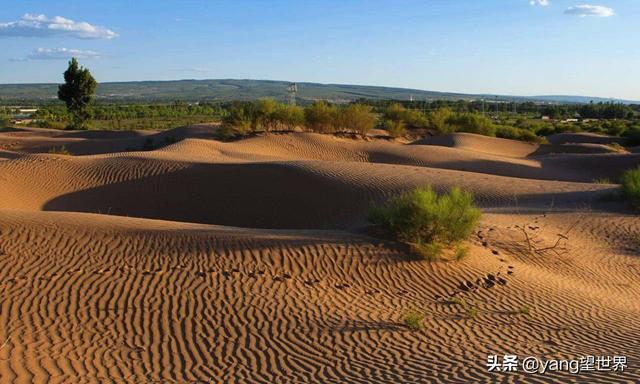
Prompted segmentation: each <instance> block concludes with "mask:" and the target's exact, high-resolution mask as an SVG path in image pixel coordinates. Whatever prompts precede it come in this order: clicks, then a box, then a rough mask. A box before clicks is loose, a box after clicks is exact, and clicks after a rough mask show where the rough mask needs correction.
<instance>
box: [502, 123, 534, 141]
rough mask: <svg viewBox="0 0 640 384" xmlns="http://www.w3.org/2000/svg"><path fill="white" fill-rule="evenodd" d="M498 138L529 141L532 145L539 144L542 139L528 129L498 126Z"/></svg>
mask: <svg viewBox="0 0 640 384" xmlns="http://www.w3.org/2000/svg"><path fill="white" fill-rule="evenodd" d="M495 129H496V131H495V132H496V137H501V138H503V139H511V140H520V141H529V142H532V143H535V142H539V141H540V138H539V137H538V136H537V135H536V134H535V133H533V131H530V130H528V129H523V128H514V127H510V126H507V125H498V126H496V127H495Z"/></svg>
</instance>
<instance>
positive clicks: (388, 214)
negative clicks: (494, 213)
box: [369, 187, 480, 259]
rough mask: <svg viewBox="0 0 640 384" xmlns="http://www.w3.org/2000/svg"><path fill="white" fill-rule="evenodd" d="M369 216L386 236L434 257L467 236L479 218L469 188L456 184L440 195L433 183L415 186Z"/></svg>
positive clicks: (371, 212)
mask: <svg viewBox="0 0 640 384" xmlns="http://www.w3.org/2000/svg"><path fill="white" fill-rule="evenodd" d="M369 220H370V221H371V222H372V223H373V224H374V225H376V226H377V227H379V228H380V229H381V230H382V231H383V232H384V233H385V234H386V235H387V236H389V237H391V238H394V239H396V240H398V241H401V242H405V243H408V244H411V245H413V246H414V247H416V248H415V249H416V250H417V251H418V252H417V253H418V254H420V255H422V256H423V257H425V258H427V259H434V255H435V256H437V255H438V254H439V253H440V252H441V251H442V249H443V248H444V247H450V246H453V245H458V244H459V242H460V241H462V240H464V239H466V238H467V237H468V236H469V235H470V234H471V232H472V231H473V229H474V228H475V227H476V225H477V224H478V222H479V220H480V210H479V209H478V208H476V206H475V204H474V198H473V195H472V194H471V193H470V192H466V191H463V190H461V189H460V188H453V189H452V190H451V191H450V192H448V193H444V194H442V195H438V194H437V193H435V192H434V191H433V189H431V188H430V187H424V188H416V189H414V190H411V191H408V192H405V193H402V194H400V195H398V196H395V197H392V198H391V199H389V200H388V201H387V202H386V203H384V204H382V205H378V206H374V207H373V208H372V209H371V211H370V214H369Z"/></svg>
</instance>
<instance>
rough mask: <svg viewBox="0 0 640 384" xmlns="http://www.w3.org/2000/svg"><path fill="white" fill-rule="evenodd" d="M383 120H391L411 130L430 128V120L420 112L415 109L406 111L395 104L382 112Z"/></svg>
mask: <svg viewBox="0 0 640 384" xmlns="http://www.w3.org/2000/svg"><path fill="white" fill-rule="evenodd" d="M382 118H383V120H390V121H392V122H394V123H395V124H396V125H400V123H402V126H403V127H404V126H406V127H410V128H425V127H428V126H429V119H427V117H426V116H425V115H424V114H423V113H422V112H420V111H416V110H413V109H406V108H405V107H404V106H402V105H401V104H399V103H394V104H391V105H390V106H388V107H387V108H386V109H385V110H384V111H383V112H382Z"/></svg>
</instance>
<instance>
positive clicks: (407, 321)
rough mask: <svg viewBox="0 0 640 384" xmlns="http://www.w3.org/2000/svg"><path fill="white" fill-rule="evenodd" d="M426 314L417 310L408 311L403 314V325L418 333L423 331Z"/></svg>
mask: <svg viewBox="0 0 640 384" xmlns="http://www.w3.org/2000/svg"><path fill="white" fill-rule="evenodd" d="M423 321H424V314H423V313H421V312H418V311H417V310H415V309H408V310H406V311H405V312H404V313H403V314H402V323H403V324H404V325H405V326H406V327H407V328H409V329H411V330H414V331H417V330H420V329H422V322H423Z"/></svg>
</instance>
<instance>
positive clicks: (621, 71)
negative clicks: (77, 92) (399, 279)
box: [0, 0, 640, 100]
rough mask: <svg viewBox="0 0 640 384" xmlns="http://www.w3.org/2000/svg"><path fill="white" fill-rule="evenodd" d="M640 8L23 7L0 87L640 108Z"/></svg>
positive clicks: (545, 4)
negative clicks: (560, 99) (70, 79)
mask: <svg viewBox="0 0 640 384" xmlns="http://www.w3.org/2000/svg"><path fill="white" fill-rule="evenodd" d="M639 20H640V1H637V0H616V1H613V0H596V1H595V2H589V0H577V1H567V0H389V1H374V0H371V1H355V0H324V1H302V0H300V1H254V0H252V1H249V0H233V1H232V0H229V1H222V0H219V1H216V0H182V1H179V0H162V1H160V0H127V1H122V0H111V1H97V0H96V1H93V0H84V1H75V0H65V1H58V0H20V1H17V0H16V1H6V2H4V4H3V6H2V7H0V48H1V49H0V83H21V82H59V81H60V79H61V73H62V72H63V71H64V69H65V67H66V60H68V57H69V56H71V55H75V56H79V57H80V58H81V59H80V61H81V64H83V65H85V66H87V67H89V68H90V69H91V71H92V72H93V73H94V76H95V77H96V78H97V80H98V81H126V80H165V79H192V78H199V79H204V78H249V79H273V80H289V81H310V82H323V83H345V84H365V85H386V86H400V87H410V88H419V89H427V90H437V91H453V92H464V93H490V94H494V93H495V94H513V95H542V94H572V95H588V96H601V97H613V98H626V99H634V100H640V49H638V47H637V36H638V35H640V22H639Z"/></svg>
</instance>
